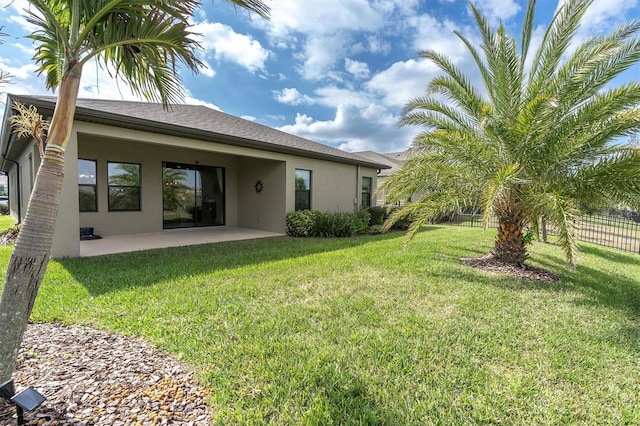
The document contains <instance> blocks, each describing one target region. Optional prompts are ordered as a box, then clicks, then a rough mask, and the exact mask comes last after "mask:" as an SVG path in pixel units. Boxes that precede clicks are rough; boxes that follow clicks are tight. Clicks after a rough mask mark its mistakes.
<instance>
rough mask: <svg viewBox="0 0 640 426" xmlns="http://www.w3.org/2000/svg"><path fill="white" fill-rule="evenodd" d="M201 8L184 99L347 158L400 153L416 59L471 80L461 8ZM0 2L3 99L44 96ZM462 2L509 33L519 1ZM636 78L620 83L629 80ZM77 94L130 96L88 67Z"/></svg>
mask: <svg viewBox="0 0 640 426" xmlns="http://www.w3.org/2000/svg"><path fill="white" fill-rule="evenodd" d="M559 1H560V2H562V1H563V0H559ZM2 3H4V4H2ZM202 3H203V5H202V7H201V8H200V9H199V10H198V12H197V13H196V14H195V16H194V18H193V23H194V25H195V27H194V31H195V32H198V33H200V34H202V38H201V40H200V41H201V44H202V46H203V51H202V52H200V58H201V59H202V61H203V62H204V63H206V64H207V67H206V68H203V69H202V70H201V71H200V73H199V74H197V75H192V74H191V73H184V74H183V75H182V78H183V82H184V86H185V92H186V96H187V99H186V100H187V102H188V103H197V104H205V105H208V106H210V107H212V108H216V109H220V110H222V111H225V112H227V113H230V114H233V115H237V116H240V117H243V118H247V119H250V120H254V121H256V122H259V123H261V124H265V125H268V126H271V127H275V128H278V129H281V130H284V131H286V132H289V133H293V134H296V135H299V136H302V137H305V138H308V139H311V140H314V141H317V142H321V143H324V144H327V145H331V146H334V147H337V148H341V149H344V150H347V151H364V150H373V151H377V152H381V153H385V152H394V151H400V150H404V149H406V148H408V147H409V146H410V144H411V141H412V139H413V137H414V136H415V135H416V134H417V133H418V132H419V131H420V129H419V128H415V127H413V128H412V127H404V128H399V127H397V122H398V119H399V115H400V112H401V109H402V106H403V105H404V104H405V103H406V102H407V101H408V100H410V99H411V98H413V97H416V96H421V95H422V94H423V93H424V89H425V87H426V85H427V83H428V82H429V80H430V79H431V78H433V77H434V76H435V75H437V70H436V69H435V67H434V66H433V65H432V64H430V63H429V62H427V61H423V60H420V59H419V57H418V56H417V54H416V53H417V52H418V51H419V50H423V49H435V50H438V51H441V52H444V53H446V54H447V55H448V56H449V57H450V58H452V59H453V60H454V61H455V62H456V63H457V64H458V66H459V67H461V68H462V69H463V70H468V73H469V76H470V77H471V78H472V80H474V81H478V80H477V76H476V75H474V74H473V64H472V61H471V59H470V57H469V55H468V54H467V53H466V51H465V49H464V47H463V45H462V44H461V42H460V41H459V39H458V38H457V37H456V36H455V35H454V34H453V31H454V30H457V31H460V32H461V33H463V34H465V35H466V36H467V37H468V38H470V39H471V40H474V41H477V38H478V37H477V32H476V31H475V23H474V21H473V19H472V17H471V15H470V10H469V7H468V2H467V1H466V0H422V1H420V0H369V1H366V0H271V1H268V4H269V5H270V6H271V8H272V11H271V15H272V18H271V20H270V21H264V20H262V19H261V18H259V17H258V16H257V15H250V14H248V13H247V12H246V11H245V10H243V9H237V10H236V9H235V8H234V7H233V6H232V5H230V4H228V3H227V2H224V1H222V0H216V1H215V2H214V1H213V0H203V1H202ZM0 4H2V6H4V7H2V8H0V26H1V27H3V32H5V33H7V34H8V35H9V37H7V38H6V39H5V40H4V41H5V43H4V44H3V45H2V46H0V69H2V70H4V71H8V72H9V73H11V74H12V75H13V79H12V84H10V85H9V86H6V87H4V88H3V90H4V91H5V92H10V93H16V94H47V93H48V92H47V91H46V90H45V85H44V80H43V79H42V78H41V77H37V76H36V74H35V65H34V64H33V62H32V61H31V56H32V55H33V45H32V44H31V42H30V40H28V39H26V38H24V35H26V34H28V33H30V32H31V30H32V29H31V28H30V27H29V25H28V24H27V23H26V21H25V20H24V18H22V16H21V15H23V12H22V10H23V9H25V8H26V7H28V3H27V2H26V1H25V0H14V1H11V0H0ZM474 4H475V5H476V6H477V7H478V8H479V9H480V10H481V11H482V12H483V13H484V14H485V15H486V16H487V17H488V18H489V19H490V20H491V21H492V22H493V23H495V24H497V23H498V22H500V21H501V22H503V23H504V24H505V26H506V27H507V30H508V31H509V32H510V33H512V34H517V33H519V28H520V21H521V19H522V14H523V12H524V9H525V6H526V2H525V1H523V0H477V1H475V2H474ZM557 7H558V0H538V8H537V20H536V21H537V23H536V31H535V36H536V37H537V39H539V38H540V36H541V34H542V31H543V30H544V27H545V25H546V23H547V22H549V20H550V18H551V16H552V15H553V13H554V11H555V10H556V9H557ZM634 18H640V5H638V0H596V1H595V2H594V4H593V6H592V7H591V9H590V11H589V12H588V14H587V16H586V17H585V19H584V21H583V24H582V26H581V29H580V31H579V33H578V35H577V39H578V40H580V39H584V38H585V37H588V36H589V35H593V34H595V33H601V32H603V31H609V30H611V29H612V28H613V27H615V26H617V25H619V24H621V23H623V22H625V21H628V20H630V19H634ZM639 70H640V69H639V68H638V67H636V68H634V69H632V70H631V71H629V72H628V73H627V74H626V75H625V77H624V78H625V79H629V78H636V76H637V75H638V71H639ZM48 94H50V93H48ZM80 96H81V97H91V98H107V99H127V100H135V99H137V98H136V97H135V96H133V95H132V94H131V93H130V92H129V91H128V90H127V87H125V86H123V84H122V83H119V84H118V83H117V82H115V81H114V80H112V79H111V78H109V76H108V74H107V73H106V72H104V71H102V70H100V69H97V68H96V67H92V66H87V67H86V68H85V70H84V74H83V80H82V89H81V92H80ZM0 108H2V107H1V106H0Z"/></svg>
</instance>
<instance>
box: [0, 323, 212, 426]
mask: <svg viewBox="0 0 640 426" xmlns="http://www.w3.org/2000/svg"><path fill="white" fill-rule="evenodd" d="M13 377H14V380H15V385H16V390H17V391H18V392H19V391H20V390H22V389H24V388H25V387H27V386H33V387H34V388H36V389H37V390H38V391H39V392H41V393H42V394H44V395H45V396H46V397H47V400H46V401H45V402H44V403H43V404H42V405H41V406H40V407H39V408H38V409H37V410H35V411H34V412H33V413H25V421H26V423H25V424H27V425H44V426H47V425H51V426H53V425H77V426H81V425H105V426H106V425H109V426H118V425H165V424H166V425H178V424H179V425H191V426H199V425H209V424H211V413H210V409H209V407H208V406H207V404H206V398H207V396H208V391H207V390H206V389H204V388H202V387H201V386H199V385H198V383H197V382H196V381H195V378H194V373H193V371H191V370H190V369H189V368H188V367H186V366H185V365H183V364H181V363H180V362H178V361H176V360H174V359H172V358H171V357H170V356H168V355H167V354H164V353H162V352H160V351H158V350H157V349H155V348H153V347H152V346H151V345H149V344H147V343H145V342H143V341H142V340H139V339H134V338H129V337H125V336H121V335H116V334H111V333H108V332H104V331H100V330H96V329H93V328H90V327H82V326H75V325H74V326H67V325H63V324H30V325H29V327H28V329H27V332H26V333H25V337H24V340H23V342H22V347H21V350H20V353H19V355H18V363H17V368H16V371H15V374H14V376H13ZM15 424H17V419H16V417H15V408H14V407H13V406H12V405H10V404H9V403H7V402H6V401H4V400H2V401H0V425H2V426H5V425H15Z"/></svg>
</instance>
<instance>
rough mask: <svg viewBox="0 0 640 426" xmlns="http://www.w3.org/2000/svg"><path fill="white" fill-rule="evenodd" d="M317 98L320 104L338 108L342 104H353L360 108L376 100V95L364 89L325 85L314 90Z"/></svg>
mask: <svg viewBox="0 0 640 426" xmlns="http://www.w3.org/2000/svg"><path fill="white" fill-rule="evenodd" d="M314 94H315V95H316V97H315V100H316V102H317V103H318V104H320V105H323V106H326V107H332V108H337V107H339V106H340V105H352V106H355V107H358V108H364V107H366V106H368V105H369V104H371V103H374V102H376V98H375V96H373V95H372V94H371V93H367V92H366V91H363V90H352V89H346V88H341V87H337V86H334V85H330V86H324V87H320V88H318V89H316V90H315V91H314Z"/></svg>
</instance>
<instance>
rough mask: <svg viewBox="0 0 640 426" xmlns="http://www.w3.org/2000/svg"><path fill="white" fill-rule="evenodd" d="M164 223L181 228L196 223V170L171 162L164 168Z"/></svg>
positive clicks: (168, 226) (169, 226)
mask: <svg viewBox="0 0 640 426" xmlns="http://www.w3.org/2000/svg"><path fill="white" fill-rule="evenodd" d="M162 178H163V179H162V180H163V182H162V183H163V185H162V204H163V224H164V227H165V228H181V227H187V226H194V224H195V212H196V211H195V196H196V173H195V170H191V169H188V168H183V167H181V166H180V165H175V164H170V163H167V165H166V166H165V167H164V168H163V170H162Z"/></svg>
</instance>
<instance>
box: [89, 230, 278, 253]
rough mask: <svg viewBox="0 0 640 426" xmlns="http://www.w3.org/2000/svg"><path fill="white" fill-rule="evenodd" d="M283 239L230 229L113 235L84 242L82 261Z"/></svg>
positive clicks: (262, 233) (271, 235)
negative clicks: (175, 249) (218, 244)
mask: <svg viewBox="0 0 640 426" xmlns="http://www.w3.org/2000/svg"><path fill="white" fill-rule="evenodd" d="M283 235H285V234H278V233H275V232H267V231H260V230H257V229H248V228H235V227H229V226H209V227H206V228H184V229H165V230H163V231H162V232H153V233H147V234H128V235H109V236H105V237H103V238H102V239H100V240H88V241H80V257H88V256H100V255H103V254H112V253H127V252H132V251H139V250H149V249H154V248H163V247H179V246H189V245H195V244H207V243H217V242H221V241H237V240H251V239H256V238H268V237H279V236H283Z"/></svg>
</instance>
